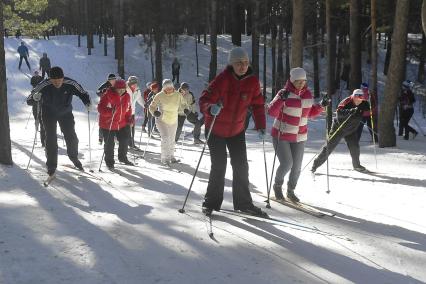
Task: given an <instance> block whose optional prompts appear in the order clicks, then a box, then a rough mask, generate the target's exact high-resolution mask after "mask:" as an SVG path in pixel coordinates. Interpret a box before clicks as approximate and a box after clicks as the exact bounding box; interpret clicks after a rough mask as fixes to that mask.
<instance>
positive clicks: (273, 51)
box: [271, 22, 278, 96]
mask: <svg viewBox="0 0 426 284" xmlns="http://www.w3.org/2000/svg"><path fill="white" fill-rule="evenodd" d="M277 33H278V30H277V25H276V24H275V22H273V23H272V27H271V45H272V46H271V57H272V70H271V72H272V96H274V94H276V93H277V78H276V77H277V61H276V50H277Z"/></svg>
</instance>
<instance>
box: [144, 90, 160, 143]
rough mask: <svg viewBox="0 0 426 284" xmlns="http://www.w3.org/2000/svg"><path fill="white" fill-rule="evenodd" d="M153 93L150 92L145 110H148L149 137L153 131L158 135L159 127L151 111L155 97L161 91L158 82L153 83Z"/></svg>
mask: <svg viewBox="0 0 426 284" xmlns="http://www.w3.org/2000/svg"><path fill="white" fill-rule="evenodd" d="M150 89H151V92H149V94H148V96H147V99H146V102H145V108H146V109H147V110H148V113H147V114H148V120H147V121H148V135H149V136H151V131H152V132H153V134H154V133H158V129H157V126H156V125H155V117H154V116H153V115H152V114H151V112H150V111H149V105H150V104H151V102H152V100H153V99H154V97H155V95H156V94H158V92H159V91H160V86H159V85H158V83H157V82H153V83H152V84H151V86H150Z"/></svg>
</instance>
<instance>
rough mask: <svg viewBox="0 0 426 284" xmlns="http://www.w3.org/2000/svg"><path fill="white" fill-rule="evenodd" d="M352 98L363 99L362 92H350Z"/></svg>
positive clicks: (358, 90)
mask: <svg viewBox="0 0 426 284" xmlns="http://www.w3.org/2000/svg"><path fill="white" fill-rule="evenodd" d="M352 96H353V97H359V98H362V99H364V92H363V91H362V90H361V89H355V90H354V91H353V92H352Z"/></svg>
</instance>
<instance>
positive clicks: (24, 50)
mask: <svg viewBox="0 0 426 284" xmlns="http://www.w3.org/2000/svg"><path fill="white" fill-rule="evenodd" d="M18 54H19V65H18V69H19V70H21V65H22V59H25V63H26V64H27V66H28V69H29V70H30V71H31V67H30V63H29V62H28V57H30V54H29V52H28V47H26V46H25V42H23V41H22V42H21V45H20V46H19V47H18Z"/></svg>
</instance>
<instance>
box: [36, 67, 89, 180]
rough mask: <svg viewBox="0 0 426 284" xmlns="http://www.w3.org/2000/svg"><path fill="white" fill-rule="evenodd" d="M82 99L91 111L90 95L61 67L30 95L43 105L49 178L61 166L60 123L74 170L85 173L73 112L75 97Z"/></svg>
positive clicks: (54, 69) (51, 72)
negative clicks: (58, 131) (65, 75)
mask: <svg viewBox="0 0 426 284" xmlns="http://www.w3.org/2000/svg"><path fill="white" fill-rule="evenodd" d="M73 95H76V96H78V97H79V98H80V100H81V101H82V102H83V104H84V105H85V106H86V108H87V110H89V109H90V104H91V102H90V96H89V94H88V93H87V92H86V91H85V90H84V89H83V87H81V86H80V85H79V84H78V83H77V82H76V81H74V80H72V79H70V78H68V77H64V72H63V70H62V68H60V67H58V66H55V67H52V69H50V78H49V79H46V80H44V81H43V82H41V83H40V84H38V85H37V86H36V87H35V88H34V89H33V90H32V91H31V94H30V98H29V99H30V100H34V101H40V102H41V118H42V120H43V125H44V129H45V131H46V140H45V142H46V144H45V145H46V148H45V149H46V157H47V161H46V166H47V173H48V175H49V176H53V175H54V174H55V171H56V168H57V165H58V141H57V136H56V128H57V123H59V127H60V128H61V131H62V133H63V134H64V139H65V142H66V147H67V154H68V157H69V159H70V160H71V161H72V162H73V163H74V165H75V167H76V168H78V169H79V170H83V166H82V164H81V162H80V161H79V160H78V137H77V134H76V133H75V128H74V125H75V122H74V116H73V113H72V97H73Z"/></svg>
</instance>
